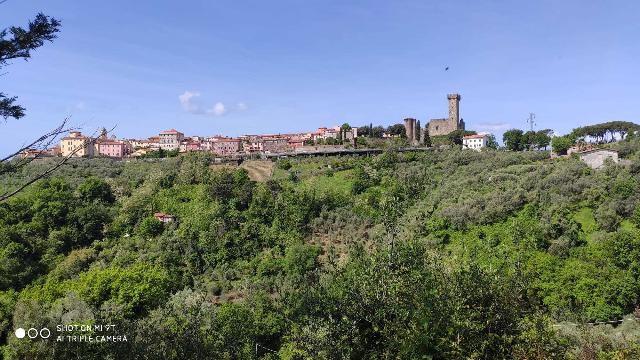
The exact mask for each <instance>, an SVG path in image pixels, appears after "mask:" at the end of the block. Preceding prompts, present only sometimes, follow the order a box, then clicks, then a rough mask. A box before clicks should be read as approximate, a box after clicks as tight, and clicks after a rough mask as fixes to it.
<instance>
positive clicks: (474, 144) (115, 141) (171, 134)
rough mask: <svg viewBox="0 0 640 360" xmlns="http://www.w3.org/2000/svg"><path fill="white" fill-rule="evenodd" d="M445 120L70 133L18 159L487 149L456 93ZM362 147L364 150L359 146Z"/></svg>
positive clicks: (484, 135) (451, 96) (484, 136)
mask: <svg viewBox="0 0 640 360" xmlns="http://www.w3.org/2000/svg"><path fill="white" fill-rule="evenodd" d="M447 100H448V117H447V118H434V119H431V120H429V122H428V123H427V124H426V125H425V126H424V127H422V126H421V125H420V120H416V119H415V118H405V119H404V124H402V123H399V124H394V125H390V126H388V127H387V128H384V127H382V126H380V125H377V126H376V127H374V126H373V124H370V125H368V126H360V127H353V126H351V125H349V124H348V123H344V124H342V125H335V126H331V127H319V128H317V129H316V130H313V131H306V132H291V133H278V134H275V133H270V134H253V135H252V134H245V135H241V136H237V137H231V136H226V135H222V134H218V135H212V136H202V135H189V134H187V135H185V133H183V132H181V131H179V130H177V129H175V128H171V129H167V130H162V131H160V132H159V133H158V134H154V135H152V136H150V137H148V138H142V139H139V138H127V137H120V138H119V137H117V136H116V135H115V134H114V133H110V132H109V131H107V130H106V129H105V128H102V129H101V131H100V132H99V134H97V135H88V134H83V133H82V132H81V131H71V132H69V134H68V135H67V136H64V137H63V138H62V139H61V140H60V142H59V144H58V145H57V146H54V147H52V148H49V149H44V150H38V149H28V150H27V151H25V152H24V153H23V154H22V156H26V157H29V156H31V157H33V156H64V157H94V156H104V157H111V158H124V157H140V156H145V155H147V154H148V153H150V152H158V151H159V152H161V153H163V152H192V151H206V152H212V153H215V154H217V155H220V156H228V155H236V154H255V153H258V154H274V153H287V152H296V151H298V152H299V151H305V150H310V149H311V148H314V149H315V150H318V147H321V148H326V147H329V146H330V147H343V148H352V147H353V148H355V147H358V145H359V142H358V138H359V137H363V136H364V137H369V138H381V139H393V138H404V139H406V141H407V144H408V145H409V146H423V145H430V142H428V140H427V138H429V137H431V136H433V137H439V136H440V137H441V136H447V135H449V134H451V133H452V132H456V131H460V132H461V134H462V135H463V144H462V145H463V146H464V147H466V148H474V149H477V150H479V149H481V148H483V147H485V146H487V144H488V141H489V138H490V136H491V134H490V133H486V132H485V133H480V134H478V133H476V132H474V131H465V130H466V129H465V123H464V120H463V119H462V118H461V117H460V100H461V96H460V94H457V93H453V94H448V95H447ZM361 145H364V144H362V143H361Z"/></svg>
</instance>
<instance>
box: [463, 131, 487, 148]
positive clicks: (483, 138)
mask: <svg viewBox="0 0 640 360" xmlns="http://www.w3.org/2000/svg"><path fill="white" fill-rule="evenodd" d="M488 144H489V134H477V135H466V136H464V137H463V138H462V148H463V149H473V150H478V151H480V149H482V148H484V147H487V145H488Z"/></svg>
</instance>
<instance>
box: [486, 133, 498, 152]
mask: <svg viewBox="0 0 640 360" xmlns="http://www.w3.org/2000/svg"><path fill="white" fill-rule="evenodd" d="M487 147H488V148H489V149H493V150H497V149H498V140H496V136H495V135H493V134H491V135H489V139H488V140H487Z"/></svg>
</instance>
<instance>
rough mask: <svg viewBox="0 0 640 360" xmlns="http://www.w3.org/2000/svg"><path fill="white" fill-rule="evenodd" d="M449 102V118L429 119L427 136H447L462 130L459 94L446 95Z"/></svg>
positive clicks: (462, 122)
mask: <svg viewBox="0 0 640 360" xmlns="http://www.w3.org/2000/svg"><path fill="white" fill-rule="evenodd" d="M447 99H448V100H449V118H447V119H431V121H429V125H428V129H429V136H439V135H447V134H449V133H451V132H454V131H456V130H464V121H463V120H461V119H460V99H461V97H460V94H449V95H447Z"/></svg>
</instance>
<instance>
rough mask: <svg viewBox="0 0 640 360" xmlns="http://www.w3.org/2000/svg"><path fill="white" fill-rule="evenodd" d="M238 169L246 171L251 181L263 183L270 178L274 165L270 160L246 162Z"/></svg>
mask: <svg viewBox="0 0 640 360" xmlns="http://www.w3.org/2000/svg"><path fill="white" fill-rule="evenodd" d="M240 167H241V168H243V169H245V170H247V174H248V175H249V178H250V179H251V180H253V181H259V182H263V181H267V180H268V179H269V178H271V174H272V173H273V168H274V163H273V161H271V160H246V161H243V162H242V164H240Z"/></svg>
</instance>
